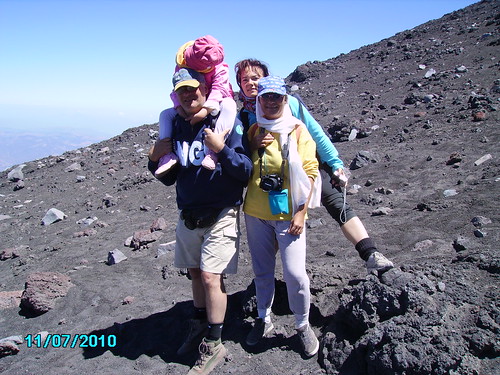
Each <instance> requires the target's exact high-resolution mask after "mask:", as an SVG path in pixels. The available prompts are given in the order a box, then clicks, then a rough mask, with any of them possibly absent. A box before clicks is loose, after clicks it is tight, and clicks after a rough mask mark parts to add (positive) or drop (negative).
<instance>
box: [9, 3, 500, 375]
mask: <svg viewBox="0 0 500 375" xmlns="http://www.w3.org/2000/svg"><path fill="white" fill-rule="evenodd" d="M499 5H500V4H499V2H498V1H482V2H480V3H477V4H474V5H472V6H470V7H467V8H465V9H463V10H460V11H457V12H453V13H451V14H448V15H445V16H444V17H443V18H441V19H439V20H434V21H431V22H428V23H426V24H423V25H421V26H419V27H416V28H414V29H412V30H406V31H403V32H401V33H399V34H396V35H394V36H393V37H391V38H389V39H387V40H382V41H381V42H379V43H376V44H373V45H369V46H364V47H362V48H360V49H358V50H356V51H352V52H351V53H349V54H345V55H341V56H338V57H336V58H334V59H330V60H327V61H323V62H309V63H307V64H304V65H302V66H299V67H297V69H296V70H295V71H294V72H293V73H292V74H290V76H289V77H287V82H288V83H289V85H290V88H291V89H292V90H294V91H295V92H298V93H299V94H300V96H301V97H302V98H303V100H304V101H305V102H306V103H307V105H308V106H309V108H310V109H311V112H312V113H313V114H314V116H315V117H316V118H317V119H318V121H320V123H322V124H323V126H324V128H325V130H326V131H327V132H328V133H329V134H330V135H331V136H332V138H333V139H334V140H335V142H336V146H337V148H338V149H339V151H340V153H341V156H342V158H343V160H344V162H345V163H346V165H347V166H350V171H351V180H350V185H349V196H348V199H349V202H350V203H351V205H352V206H353V207H354V208H355V210H356V212H357V213H358V215H359V216H360V218H361V219H362V220H363V222H364V224H365V225H366V227H367V229H368V231H369V233H370V235H371V236H372V237H373V238H374V239H375V241H376V242H377V244H378V245H379V248H380V250H381V251H383V252H384V254H386V255H387V256H388V257H390V258H391V259H392V260H393V261H394V262H395V264H396V267H395V269H394V270H391V271H389V272H387V273H385V274H384V275H382V276H381V277H376V276H367V275H366V271H365V270H364V268H363V264H362V261H361V260H360V259H359V258H358V257H357V254H356V252H355V251H354V248H353V246H352V245H351V244H350V243H349V242H348V241H347V240H346V239H345V238H344V237H343V236H342V234H341V232H340V230H339V229H338V228H337V225H336V223H334V222H333V220H332V219H331V218H330V217H329V216H328V214H327V213H326V210H324V209H323V208H319V209H315V210H313V211H312V212H311V213H310V220H309V229H308V271H309V275H310V278H311V290H312V293H313V298H312V308H311V322H312V324H313V326H314V329H315V331H316V333H317V334H318V336H320V337H321V344H322V345H321V349H320V353H319V354H318V356H315V357H313V358H311V359H307V360H306V359H303V358H301V355H300V354H299V353H300V347H299V343H298V340H297V338H296V337H295V336H294V335H295V331H294V329H293V319H292V316H291V315H290V311H289V310H288V308H287V301H286V293H285V288H286V287H285V285H284V283H283V282H282V277H281V270H280V269H279V270H278V273H277V293H276V299H275V305H274V307H273V310H274V314H275V320H276V321H275V325H276V326H277V329H276V332H275V334H274V336H273V337H271V338H269V339H268V340H266V341H265V342H263V344H262V345H260V346H259V347H258V348H249V347H248V346H246V345H245V343H244V339H245V337H246V334H247V332H248V330H249V328H250V324H251V322H252V319H253V316H255V306H254V299H253V286H252V284H251V281H252V271H251V265H250V255H249V253H248V247H247V245H246V240H245V237H244V236H243V237H242V239H243V240H242V248H241V253H240V263H239V264H240V269H239V273H238V275H236V276H231V277H228V278H227V279H226V282H227V290H228V294H229V309H228V314H227V319H226V325H225V331H224V337H223V339H224V340H225V341H226V346H227V348H228V349H229V352H230V358H228V361H227V362H226V363H225V364H224V365H223V366H220V367H218V368H217V369H216V370H214V372H213V373H214V374H230V373H231V374H282V373H284V372H286V373H289V374H319V373H327V374H337V373H338V374H359V375H361V374H419V375H420V374H422V375H423V374H485V375H493V374H496V373H498V372H499V369H500V362H499V360H498V355H499V352H500V348H499V344H498V343H499V342H500V341H499V338H500V326H499V324H500V316H499V294H498V274H499V250H498V242H499V240H500V238H499V237H500V235H499V224H498V223H499V222H500V221H499V220H500V215H499V211H498V208H497V206H498V205H497V202H496V200H497V199H498V196H499V194H498V191H499V190H498V184H499V183H500V181H499V177H500V176H499V175H500V173H499V162H498V144H499V140H500V137H499V126H498V125H499V122H498V121H499V116H498V110H497V109H498V105H499V99H500V74H499V67H500V65H499V61H498V51H499V47H498V46H499V45H500V28H499V26H500V7H499ZM156 130H157V126H156V125H143V126H140V127H137V128H133V129H129V130H127V131H126V132H124V133H123V134H121V135H119V136H117V137H114V138H112V139H109V140H107V141H105V142H101V143H99V144H94V145H92V146H90V147H87V148H83V149H80V150H77V151H73V152H68V153H65V154H63V155H61V156H59V157H49V158H45V159H41V160H37V161H33V162H30V163H26V165H25V166H24V167H22V168H17V169H12V170H9V171H6V172H4V173H1V174H0V233H1V238H2V244H1V245H0V259H1V261H0V309H1V313H0V349H1V350H2V351H1V352H2V353H3V355H5V356H4V357H3V358H0V372H2V373H10V374H29V373H34V372H36V371H40V370H43V371H44V372H45V373H53V372H56V371H59V372H61V371H62V372H63V373H65V374H82V373H92V372H94V373H96V374H115V373H116V372H118V371H119V372H120V373H121V374H182V373H186V372H187V370H188V367H189V366H191V365H192V364H193V362H194V358H190V357H188V358H178V357H176V355H175V351H176V349H177V347H178V346H179V345H180V343H181V341H182V337H183V334H184V332H185V327H186V322H187V321H186V319H187V318H186V316H187V314H188V313H189V311H190V298H191V297H190V296H191V290H190V283H189V281H188V280H187V278H186V276H185V274H184V272H182V270H177V269H175V268H173V267H172V263H173V254H172V251H171V250H170V249H171V247H172V246H171V241H173V240H174V239H175V233H174V230H175V223H176V220H177V219H176V215H177V214H176V204H175V190H174V188H166V187H164V186H163V185H161V184H160V183H159V182H157V181H156V180H155V179H154V178H153V177H152V176H151V174H150V173H149V172H148V171H147V168H146V164H147V156H146V152H147V149H148V148H149V146H150V145H151V143H152V142H154V140H155V139H156V137H157V133H156ZM53 208H54V209H56V210H52V211H51V213H52V214H53V215H54V216H51V215H48V216H47V215H46V214H47V213H48V211H50V210H51V209H53ZM57 215H60V216H57ZM53 220H55V222H53V223H52V221H53ZM43 223H44V224H43ZM242 232H243V234H244V233H245V228H244V226H242ZM122 254H123V255H124V256H125V257H126V258H127V259H126V260H122V261H120V260H121V259H123V258H120V256H121V255H122ZM108 258H109V259H108ZM113 263H115V264H113ZM21 298H22V303H21ZM44 332H45V333H44ZM38 333H40V334H41V336H37V334H38ZM47 334H49V335H51V336H47ZM30 335H31V336H30ZM76 335H81V336H79V337H77V336H76ZM85 335H93V336H89V337H91V338H92V340H93V341H92V340H88V341H87V342H85V341H86V338H87V336H85ZM18 336H20V337H18ZM3 338H8V340H4V341H1V339H3ZM20 338H23V340H20ZM75 338H76V340H75ZM115 338H116V342H114V341H113V340H114V339H115ZM65 339H67V342H64V340H65ZM58 340H59V341H58ZM74 340H75V341H74ZM73 341H74V342H73ZM44 344H47V345H45V346H46V347H43V346H44ZM72 344H74V345H72ZM85 344H87V347H82V346H85ZM57 346H59V347H57ZM71 346H73V347H71ZM14 353H17V354H15V355H8V354H14Z"/></svg>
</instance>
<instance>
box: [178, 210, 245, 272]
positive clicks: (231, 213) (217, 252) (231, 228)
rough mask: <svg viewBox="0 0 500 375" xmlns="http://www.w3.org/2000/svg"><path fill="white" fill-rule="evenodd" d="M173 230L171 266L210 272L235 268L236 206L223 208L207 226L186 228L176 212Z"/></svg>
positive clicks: (236, 243) (238, 236) (237, 241)
mask: <svg viewBox="0 0 500 375" xmlns="http://www.w3.org/2000/svg"><path fill="white" fill-rule="evenodd" d="M175 234H176V242H175V260H174V265H175V267H178V268H199V269H201V270H202V271H205V272H210V273H214V274H222V273H224V274H234V273H236V272H237V271H238V253H239V245H240V232H239V207H228V208H224V209H223V210H222V212H221V213H220V214H219V216H218V218H217V222H216V223H215V224H214V225H212V226H210V227H207V228H195V229H192V230H191V229H188V228H186V226H185V225H184V221H183V220H182V219H181V218H180V215H179V220H178V223H177V229H176V231H175Z"/></svg>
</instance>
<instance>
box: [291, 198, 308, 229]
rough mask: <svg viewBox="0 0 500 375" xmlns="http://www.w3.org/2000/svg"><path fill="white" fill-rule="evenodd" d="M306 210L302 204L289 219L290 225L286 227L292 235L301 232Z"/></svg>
mask: <svg viewBox="0 0 500 375" xmlns="http://www.w3.org/2000/svg"><path fill="white" fill-rule="evenodd" d="M306 212H307V209H306V208H305V206H304V205H303V206H301V207H300V208H299V210H298V211H297V213H296V214H295V215H293V217H292V220H291V221H290V226H289V227H288V233H290V234H292V235H294V236H298V235H300V234H302V232H303V231H304V225H305V222H306Z"/></svg>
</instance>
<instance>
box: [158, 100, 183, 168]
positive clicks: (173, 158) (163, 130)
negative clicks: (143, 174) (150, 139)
mask: <svg viewBox="0 0 500 375" xmlns="http://www.w3.org/2000/svg"><path fill="white" fill-rule="evenodd" d="M176 114H177V111H176V110H175V108H168V109H165V110H164V111H162V112H161V113H160V123H159V137H160V139H164V138H171V137H172V126H173V121H174V117H175V115H176ZM177 160H178V158H177V155H176V154H175V153H173V152H171V153H169V154H166V155H163V156H162V157H161V158H160V160H159V162H158V169H157V170H156V171H155V176H156V177H158V178H161V177H162V176H163V175H165V173H166V172H168V170H169V169H170V168H171V167H172V166H173V165H175V163H177Z"/></svg>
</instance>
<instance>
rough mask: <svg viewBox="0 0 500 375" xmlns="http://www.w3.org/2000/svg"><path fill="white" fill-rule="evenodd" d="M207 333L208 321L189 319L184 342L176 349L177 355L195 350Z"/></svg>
mask: <svg viewBox="0 0 500 375" xmlns="http://www.w3.org/2000/svg"><path fill="white" fill-rule="evenodd" d="M207 333H208V323H207V321H206V320H205V319H203V320H200V319H191V321H190V324H189V332H188V335H187V337H186V340H185V341H184V343H183V344H182V345H181V347H180V348H179V349H178V350H177V355H178V356H181V355H184V354H186V353H189V352H191V351H193V350H195V349H196V348H197V347H198V345H200V342H201V339H202V338H203V337H205V335H206V334H207Z"/></svg>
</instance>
